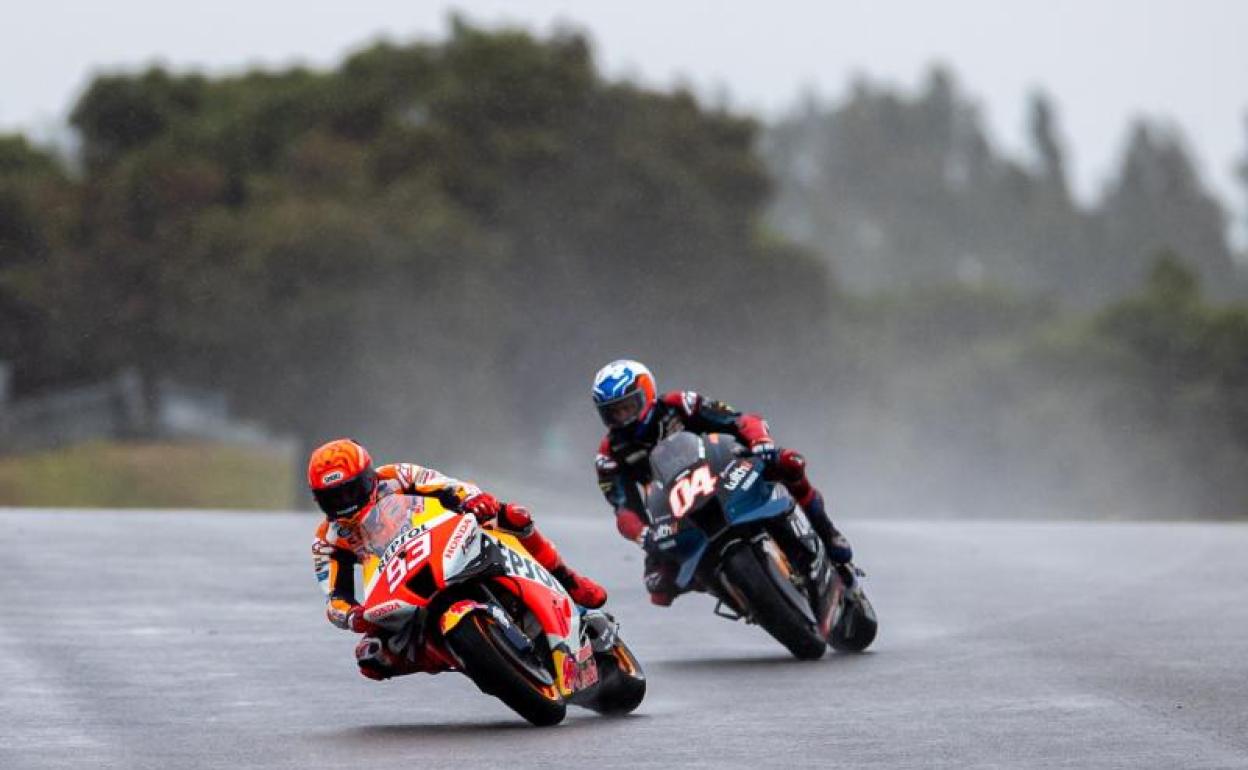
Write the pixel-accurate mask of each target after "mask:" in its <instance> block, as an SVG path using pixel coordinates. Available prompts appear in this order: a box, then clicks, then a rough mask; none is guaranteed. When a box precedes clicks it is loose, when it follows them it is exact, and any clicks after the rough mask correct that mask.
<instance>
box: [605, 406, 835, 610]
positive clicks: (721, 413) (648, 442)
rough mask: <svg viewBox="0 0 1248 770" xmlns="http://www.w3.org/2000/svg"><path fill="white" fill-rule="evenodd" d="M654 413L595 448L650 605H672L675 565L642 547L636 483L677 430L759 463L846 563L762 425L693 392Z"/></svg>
mask: <svg viewBox="0 0 1248 770" xmlns="http://www.w3.org/2000/svg"><path fill="white" fill-rule="evenodd" d="M653 411H654V413H653V414H651V415H648V416H647V419H646V420H645V421H644V422H642V423H638V424H631V425H627V426H624V427H618V428H612V429H611V430H610V431H609V432H608V433H607V435H606V436H605V437H604V438H603V439H602V443H601V444H600V445H599V447H598V456H597V458H596V461H595V464H596V466H597V470H598V485H599V487H601V489H602V493H603V495H604V496H605V497H606V498H607V502H608V503H610V505H611V507H612V508H613V509H614V510H615V524H616V528H617V529H618V530H619V532H620V534H621V535H622V536H624V537H625V538H627V539H629V540H632V541H634V542H636V543H638V544H639V545H641V546H643V547H645V548H646V562H645V581H646V590H647V591H649V592H650V600H651V601H652V602H653V603H655V604H657V605H661V606H667V605H669V604H671V603H672V600H673V599H674V598H675V596H676V593H677V590H676V586H675V576H676V565H674V564H671V563H670V562H667V561H665V560H663V559H661V558H659V556H658V555H657V554H656V553H654V551H653V549H651V548H650V547H649V538H648V534H649V528H650V516H649V514H648V512H647V511H646V507H645V503H644V500H643V497H642V485H644V484H646V483H647V482H649V481H650V462H649V460H650V450H652V449H653V448H654V447H655V445H656V444H658V442H659V441H661V440H662V439H664V438H666V437H667V436H670V435H672V434H673V433H676V432H677V431H681V430H687V431H691V432H693V433H699V434H705V433H727V434H729V435H731V436H733V437H735V438H736V439H737V440H738V441H740V442H741V443H742V444H744V445H745V446H747V447H749V448H750V451H751V452H753V453H754V454H755V455H756V456H758V457H760V458H761V459H763V460H764V461H765V462H766V471H765V474H764V477H765V478H766V479H767V480H768V481H775V482H780V483H782V484H784V486H785V488H786V489H787V490H788V491H789V494H791V495H792V496H793V499H794V500H796V501H797V504H798V505H799V506H800V507H801V509H802V511H803V512H805V514H806V518H807V519H808V520H809V521H810V524H811V527H812V528H813V529H814V530H815V533H816V534H817V535H818V536H819V539H820V540H821V541H823V545H824V548H826V549H827V552H828V556H829V558H830V559H831V560H832V561H833V562H837V563H846V562H849V561H850V560H851V559H852V558H853V552H852V550H851V548H850V545H849V542H848V541H847V540H846V539H845V538H844V536H842V535H841V533H840V532H838V531H837V529H836V527H835V526H833V524H832V520H831V519H830V518H829V517H828V513H827V507H826V505H825V503H824V499H823V495H822V494H821V493H820V492H819V490H818V489H816V488H815V487H814V486H813V485H812V484H811V483H810V480H809V479H808V478H807V477H806V460H805V458H804V457H802V455H801V454H799V453H798V452H795V451H794V450H792V449H780V448H777V447H776V444H775V442H774V441H773V440H772V438H771V433H770V429H769V428H768V426H767V422H766V420H764V419H763V418H762V417H761V416H760V415H757V414H743V413H741V412H739V411H737V410H736V409H734V408H732V407H731V406H729V405H727V404H725V403H724V402H722V401H711V400H709V399H706V398H705V397H703V396H701V395H700V394H698V393H695V392H693V391H688V390H686V391H673V392H670V393H665V394H663V395H662V396H660V397H659V398H658V399H657V401H656V402H655V404H654V409H653Z"/></svg>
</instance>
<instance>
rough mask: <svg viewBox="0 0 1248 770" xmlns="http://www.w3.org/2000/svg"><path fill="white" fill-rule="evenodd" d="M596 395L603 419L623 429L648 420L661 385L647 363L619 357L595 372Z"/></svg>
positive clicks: (606, 423)
mask: <svg viewBox="0 0 1248 770" xmlns="http://www.w3.org/2000/svg"><path fill="white" fill-rule="evenodd" d="M593 394H594V406H596V407H597V408H598V416H599V417H601V418H602V422H603V423H604V424H605V425H606V426H607V427H608V428H623V427H627V426H629V425H633V424H635V423H638V422H645V421H646V420H647V419H649V417H650V415H651V413H652V412H653V411H654V404H655V401H656V400H657V399H658V388H657V386H656V385H655V382H654V375H653V374H651V373H650V370H649V369H647V368H646V365H645V364H643V363H641V362H639V361H630V360H628V359H620V360H619V361H612V362H611V363H609V364H607V365H606V366H604V367H602V368H601V369H599V370H598V373H597V374H595V375H594V389H593Z"/></svg>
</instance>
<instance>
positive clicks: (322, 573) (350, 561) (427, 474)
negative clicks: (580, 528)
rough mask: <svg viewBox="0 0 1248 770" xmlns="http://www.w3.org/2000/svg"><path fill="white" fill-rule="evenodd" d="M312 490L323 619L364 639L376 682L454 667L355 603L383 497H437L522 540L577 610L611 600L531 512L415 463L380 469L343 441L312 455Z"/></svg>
mask: <svg viewBox="0 0 1248 770" xmlns="http://www.w3.org/2000/svg"><path fill="white" fill-rule="evenodd" d="M308 485H309V486H310V487H311V488H312V495H313V497H314V498H315V499H316V502H317V505H318V506H320V509H321V510H322V511H323V512H324V513H325V520H324V521H322V522H321V523H320V526H318V527H317V529H316V539H315V541H313V543H312V562H313V567H314V569H315V570H316V579H317V581H318V582H320V584H321V586H322V587H323V588H324V589H325V593H326V596H327V597H328V599H327V604H326V608H325V613H326V615H327V616H328V618H329V622H331V623H333V624H334V625H335V626H338V627H339V628H343V629H348V630H351V631H355V632H357V633H363V634H365V636H364V638H363V639H362V640H361V641H360V643H359V645H357V646H356V648H355V656H356V661H357V662H358V663H359V666H360V673H362V674H363V675H364V676H367V677H369V678H371V679H387V678H389V677H391V676H396V675H399V674H410V673H414V672H417V671H437V670H442V669H444V668H446V664H447V663H448V661H444V660H441V658H440V656H438V655H436V653H434V652H433V651H432V650H430V649H428V648H426V649H423V650H411V649H407V650H405V649H403V648H402V646H401V645H399V644H397V642H395V640H394V639H393V637H389V636H387V635H385V634H383V633H380V630H379V629H378V628H376V627H375V626H373V624H371V623H369V622H368V621H367V620H365V619H364V617H363V608H362V607H361V606H360V604H359V602H358V601H357V600H356V596H355V565H356V564H357V563H360V562H362V561H363V560H364V559H365V558H366V557H367V556H368V555H369V554H368V551H367V550H366V544H365V542H364V538H363V534H362V532H361V531H360V527H361V523H362V522H363V521H364V520H365V518H366V517H367V516H368V513H369V511H370V510H372V509H373V506H374V504H375V503H376V502H377V500H379V499H380V498H381V497H383V496H385V495H391V494H409V495H421V496H424V497H432V498H435V499H437V500H438V502H440V503H441V504H442V506H443V507H445V508H446V509H447V510H451V511H456V512H459V513H471V514H473V515H474V516H476V517H477V520H478V521H480V522H482V523H487V522H491V521H493V522H494V523H495V526H497V527H499V528H500V529H503V530H505V531H507V532H510V533H512V534H514V535H516V537H517V538H519V540H520V543H521V544H522V545H524V547H525V548H526V549H528V551H529V553H531V554H532V555H533V558H534V559H535V560H536V561H537V562H538V563H539V564H541V565H542V566H543V567H545V568H546V569H547V570H548V571H549V572H550V573H551V575H553V576H554V577H555V579H557V580H558V581H559V582H560V583H561V584H562V585H563V586H564V588H566V589H567V590H568V593H569V594H570V595H571V596H572V599H573V601H575V602H576V603H577V604H580V605H582V606H584V607H601V606H602V604H603V603H604V602H605V601H606V600H607V592H606V591H605V590H604V589H603V588H602V586H600V585H598V584H597V583H596V582H594V581H593V580H590V579H589V578H587V577H584V576H581V575H578V574H577V573H576V572H574V571H573V570H572V569H571V568H569V567H568V566H567V565H566V564H564V563H563V560H562V559H561V558H560V557H559V552H558V551H557V550H556V549H555V546H554V544H553V543H551V542H550V541H549V540H547V539H546V537H545V536H543V535H542V533H541V532H539V531H538V530H537V526H536V525H535V524H534V522H533V518H532V516H530V514H529V511H528V509H526V508H525V507H523V506H520V505H516V504H515V503H500V502H499V501H498V500H497V499H496V498H495V497H494V496H493V495H490V494H489V493H487V492H483V491H482V490H481V489H480V488H478V487H477V486H476V485H474V484H470V483H468V482H464V481H458V480H456V479H453V478H450V477H448V476H444V475H443V474H441V473H439V472H438V471H436V470H433V469H432V468H423V467H421V466H419V465H415V464H413V463H394V464H391V465H382V466H379V467H377V468H374V467H373V461H372V457H370V456H369V454H368V450H366V449H365V448H364V447H363V446H361V445H360V444H358V443H356V442H355V441H352V440H351V439H345V438H344V439H336V440H334V441H330V442H329V443H327V444H324V445H323V446H321V447H319V448H318V449H317V450H316V451H314V452H313V453H312V456H311V458H310V459H309V461H308ZM396 647H397V649H396Z"/></svg>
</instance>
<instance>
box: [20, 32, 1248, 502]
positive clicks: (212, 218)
mask: <svg viewBox="0 0 1248 770" xmlns="http://www.w3.org/2000/svg"><path fill="white" fill-rule="evenodd" d="M71 122H72V124H73V127H74V129H75V131H76V133H77V136H78V138H79V140H80V147H79V149H78V151H77V153H76V154H75V156H74V157H73V158H70V159H64V158H61V157H58V156H56V155H54V154H52V153H50V152H48V151H47V150H45V149H42V148H39V147H36V146H33V145H32V144H31V143H30V142H29V141H27V140H26V139H25V138H23V137H21V136H9V137H4V138H2V139H0V360H6V361H8V362H10V363H11V364H12V365H13V369H14V375H15V382H14V387H15V390H16V392H17V393H18V394H19V395H20V394H22V393H32V392H37V391H39V390H41V389H45V388H49V387H53V386H55V385H58V384H64V383H72V382H80V381H86V380H89V379H91V378H93V377H98V376H101V375H104V374H109V373H112V372H113V371H116V370H117V369H119V368H121V367H125V366H134V367H138V368H139V370H140V371H142V372H144V373H145V374H146V375H147V376H148V379H149V380H152V381H154V378H157V377H172V378H175V379H179V380H182V381H186V382H191V383H194V384H197V385H203V386H209V387H214V388H218V389H221V390H222V391H224V392H226V393H228V394H229V395H230V397H231V401H232V403H233V404H234V406H235V408H236V409H238V410H239V411H241V412H242V413H243V414H244V415H246V416H251V417H258V418H260V419H263V420H265V421H266V422H267V423H268V424H270V425H271V426H273V427H274V428H276V429H278V430H281V431H283V432H288V433H292V434H295V435H297V436H299V437H301V438H302V439H303V440H304V441H306V442H309V443H310V442H314V441H317V440H321V439H323V438H325V437H328V436H332V435H341V434H347V435H355V436H357V437H360V438H362V439H367V440H369V441H370V442H372V443H374V445H376V446H377V447H378V448H379V449H380V450H381V452H383V453H401V454H402V456H413V455H414V454H415V455H418V456H419V458H420V459H423V460H425V461H427V462H430V463H431V464H435V465H436V464H438V463H439V462H443V463H451V464H453V463H454V462H455V461H456V460H459V461H462V462H470V463H486V462H496V463H510V464H512V465H515V466H519V467H520V468H527V467H537V466H541V467H544V468H547V469H554V470H555V471H559V470H561V469H568V473H569V474H570V477H574V478H577V479H581V480H582V481H583V483H585V484H591V483H592V482H591V480H590V475H591V474H590V472H589V470H588V469H589V462H588V461H589V457H590V454H591V450H592V448H593V446H594V443H595V436H594V434H595V433H596V432H597V430H598V427H597V426H596V425H595V421H594V417H593V415H592V411H591V409H590V407H589V403H588V396H587V393H588V378H589V376H590V374H591V373H592V372H593V371H594V369H595V368H596V367H597V366H599V365H601V364H602V363H605V362H606V361H607V360H610V359H612V358H615V357H619V356H625V355H626V356H630V357H638V358H641V359H643V360H646V361H647V362H648V363H650V364H651V365H652V366H653V367H654V368H655V369H656V371H658V372H659V373H660V380H661V385H665V386H668V387H696V388H698V389H700V390H704V391H707V392H708V393H710V394H711V395H715V396H721V397H725V398H728V399H729V400H732V401H737V402H740V403H741V405H742V406H749V407H756V408H760V409H762V410H763V411H764V412H765V413H767V414H769V415H770V416H772V417H773V423H775V424H776V426H777V429H778V430H780V431H781V438H782V440H784V441H789V442H791V443H793V444H794V445H797V446H799V447H803V448H806V449H807V451H808V453H811V454H813V455H815V456H818V457H820V458H822V459H823V460H824V461H825V462H823V463H822V464H821V469H826V470H822V472H825V473H828V474H830V475H831V477H832V479H831V481H832V484H831V486H833V487H834V488H835V489H837V490H838V491H839V492H841V493H842V495H843V497H844V498H845V499H846V500H847V501H850V502H851V503H852V504H853V505H856V506H858V509H859V510H860V511H861V513H862V515H868V514H869V513H870V512H871V511H872V510H882V509H885V508H890V509H899V508H904V507H905V506H907V505H910V506H912V505H913V504H914V503H915V502H916V501H919V502H922V503H924V504H927V505H929V506H931V507H937V506H939V505H941V504H945V505H948V506H951V507H957V508H958V510H960V511H961V512H968V511H969V512H980V511H982V512H986V513H987V512H993V511H997V510H1003V506H1010V507H1009V510H1013V511H1023V510H1035V511H1038V512H1053V511H1060V510H1076V509H1078V510H1085V511H1087V510H1091V511H1094V512H1098V513H1111V512H1123V511H1128V512H1134V513H1137V514H1142V513H1169V514H1171V515H1173V514H1182V515H1195V514H1210V513H1225V512H1231V511H1236V510H1243V509H1244V507H1245V506H1246V505H1248V482H1245V480H1244V478H1242V477H1244V476H1245V474H1243V473H1242V472H1241V470H1240V469H1242V467H1244V464H1243V463H1244V461H1245V460H1248V425H1245V423H1244V420H1245V414H1246V413H1248V391H1246V389H1245V386H1246V383H1245V375H1244V371H1243V367H1244V365H1245V362H1248V356H1244V355H1243V353H1245V352H1248V348H1246V347H1245V345H1248V329H1246V328H1245V320H1244V311H1243V308H1242V306H1239V305H1222V304H1216V303H1211V302H1210V301H1209V300H1206V299H1205V298H1204V295H1202V293H1201V289H1200V286H1202V285H1203V286H1205V287H1208V288H1209V289H1211V290H1212V297H1213V299H1214V300H1220V299H1221V298H1222V297H1223V296H1224V295H1225V294H1226V293H1227V292H1230V291H1232V289H1233V287H1234V285H1235V281H1236V280H1238V279H1237V278H1236V276H1235V273H1234V269H1233V265H1232V263H1231V261H1230V256H1229V254H1230V252H1229V250H1228V249H1227V247H1226V243H1225V239H1224V236H1223V235H1222V231H1221V229H1219V228H1220V227H1221V224H1222V223H1223V221H1224V220H1223V217H1224V215H1223V214H1222V212H1221V210H1220V209H1219V208H1218V207H1217V204H1216V202H1215V201H1213V199H1212V197H1211V196H1209V194H1208V193H1207V192H1206V191H1205V190H1204V188H1203V187H1202V186H1201V184H1200V181H1199V179H1198V177H1197V175H1196V174H1195V172H1194V170H1193V167H1192V165H1191V163H1190V161H1189V160H1188V159H1187V158H1186V155H1185V153H1184V151H1183V150H1182V147H1181V144H1180V143H1178V141H1177V140H1176V139H1175V138H1174V137H1173V136H1171V135H1169V134H1167V133H1165V132H1164V131H1159V130H1157V129H1155V128H1154V127H1151V126H1142V127H1140V128H1139V129H1138V130H1137V131H1136V132H1135V134H1133V137H1136V138H1133V139H1132V144H1131V150H1130V151H1129V152H1128V154H1127V161H1126V162H1125V165H1124V171H1123V174H1122V177H1121V179H1120V180H1119V181H1118V182H1117V183H1116V184H1115V185H1114V186H1111V190H1112V192H1111V194H1109V195H1107V197H1106V198H1105V199H1104V200H1103V201H1102V202H1101V203H1100V204H1098V207H1097V208H1096V209H1094V210H1090V211H1089V210H1086V209H1084V208H1081V207H1079V206H1078V205H1076V204H1075V203H1074V202H1073V201H1072V200H1071V196H1070V193H1069V191H1068V189H1067V183H1066V174H1067V172H1066V170H1065V166H1064V160H1063V157H1062V153H1061V151H1060V145H1061V143H1060V141H1059V140H1058V139H1057V137H1056V128H1055V118H1054V109H1053V108H1052V106H1051V105H1049V104H1048V103H1047V101H1045V100H1038V101H1037V102H1036V106H1035V108H1034V110H1033V135H1034V136H1035V143H1036V146H1037V148H1038V151H1039V155H1040V157H1041V159H1042V162H1041V163H1040V164H1039V165H1038V166H1035V167H1025V166H1024V165H1021V164H1019V163H1017V162H1015V161H1012V160H1009V159H1006V158H1005V157H1004V156H1003V155H1002V154H1000V153H999V152H997V151H996V150H995V149H994V148H992V147H991V145H990V143H989V142H988V140H987V138H986V135H985V134H984V133H983V131H982V128H981V127H980V126H979V124H978V118H977V117H976V116H975V114H974V110H973V108H972V107H971V102H970V101H969V100H968V99H967V97H964V96H962V95H960V94H959V93H958V91H957V88H956V87H955V85H954V82H953V79H952V76H950V75H948V74H947V73H941V72H937V73H936V74H934V75H933V77H932V79H931V81H930V82H929V84H928V86H927V87H926V89H925V90H924V92H923V93H921V94H919V95H917V96H914V97H908V96H905V95H902V94H896V93H892V92H889V91H886V90H882V89H878V88H876V87H874V86H870V85H868V84H863V85H861V86H860V87H859V88H857V89H856V90H855V91H854V92H853V94H852V95H851V97H850V98H849V99H848V100H847V101H846V102H845V103H844V104H842V105H837V106H828V105H814V104H812V105H810V106H809V108H808V109H805V110H804V111H802V112H800V113H797V114H796V115H795V116H794V117H792V118H790V119H788V120H786V121H783V122H781V123H779V124H777V125H773V126H771V127H764V126H762V125H760V124H759V123H758V122H757V121H755V120H754V119H752V118H750V117H748V116H744V115H739V114H735V113H733V112H731V111H729V110H726V109H723V108H716V107H710V106H707V105H706V104H703V103H701V102H700V101H699V100H698V99H697V98H696V97H695V96H693V95H692V94H690V93H687V92H684V91H681V90H675V91H671V92H664V91H657V90H654V89H649V88H644V87H641V86H638V85H636V84H632V83H628V82H620V81H614V80H611V79H608V78H606V77H604V76H603V75H602V74H601V73H600V72H599V71H598V69H597V67H596V65H595V63H594V60H593V55H592V50H591V47H590V45H589V42H588V41H587V40H586V39H585V38H584V37H583V36H581V35H579V34H576V33H573V32H559V33H555V34H552V35H550V36H547V37H544V38H543V37H536V36H533V35H531V34H528V33H526V32H523V31H519V30H501V31H486V30H482V29H478V28H474V27H472V26H470V25H468V24H465V23H463V22H461V21H455V22H453V23H452V26H451V30H450V32H449V33H448V35H447V36H446V38H445V39H443V40H439V41H419V42H413V43H405V44H395V43H378V44H375V45H373V46H371V47H368V48H366V49H363V50H361V51H359V52H357V53H355V54H353V55H351V56H349V57H348V58H347V59H346V60H344V61H343V62H342V63H341V64H340V65H338V66H336V67H334V68H332V69H329V70H323V71H322V70H309V69H303V68H291V69H285V70H280V71H253V72H248V73H245V74H241V75H230V76H213V77H209V76H206V75H202V74H198V73H175V72H170V71H167V70H165V69H162V68H159V67H154V68H150V69H148V70H146V71H143V72H138V73H126V74H108V75H101V76H99V77H97V78H95V80H94V81H93V82H92V83H91V84H90V86H89V87H88V88H87V90H86V91H85V92H84V93H83V95H82V96H81V98H80V99H79V100H78V102H77V103H76V105H75V106H74V109H73V111H72V117H71ZM1215 231H1216V237H1215V235H1214V233H1215ZM1164 249H1169V250H1170V252H1169V253H1171V256H1170V257H1167V258H1165V259H1161V260H1160V261H1159V255H1160V254H1161V253H1162V251H1163V250H1164ZM864 290H870V292H871V293H864ZM1100 450H1103V451H1100ZM543 463H544V464H545V465H542V464H543ZM1159 469H1165V472H1164V473H1163V472H1161V471H1159ZM1167 474H1169V475H1167ZM1150 501H1151V503H1150V504H1154V507H1155V508H1156V510H1152V509H1149V510H1144V509H1145V508H1147V507H1148V506H1147V505H1141V503H1144V502H1150Z"/></svg>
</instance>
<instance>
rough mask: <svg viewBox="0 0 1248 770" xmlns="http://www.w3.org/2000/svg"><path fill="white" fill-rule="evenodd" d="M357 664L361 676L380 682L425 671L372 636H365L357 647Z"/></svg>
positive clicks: (380, 639) (378, 638)
mask: <svg viewBox="0 0 1248 770" xmlns="http://www.w3.org/2000/svg"><path fill="white" fill-rule="evenodd" d="M355 662H356V664H357V665H359V667H360V673H361V674H363V675H364V676H366V677H368V678H369V679H373V680H376V681H379V682H380V681H383V680H386V679H389V678H390V677H392V676H403V675H404V674H414V673H416V672H418V671H422V670H423V669H422V668H421V667H420V666H417V665H416V664H415V663H413V662H412V661H410V660H408V659H407V658H406V657H404V656H403V655H401V654H399V653H397V652H395V651H393V650H391V649H390V645H388V644H387V643H386V640H385V639H382V638H380V637H376V636H372V635H369V636H365V637H364V638H363V639H361V640H360V643H359V644H357V645H356V646H355Z"/></svg>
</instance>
